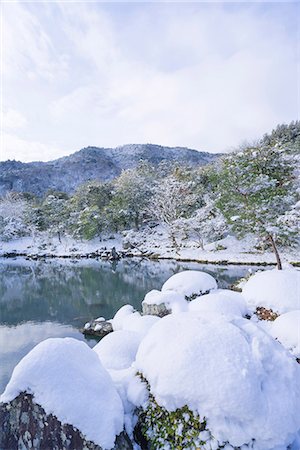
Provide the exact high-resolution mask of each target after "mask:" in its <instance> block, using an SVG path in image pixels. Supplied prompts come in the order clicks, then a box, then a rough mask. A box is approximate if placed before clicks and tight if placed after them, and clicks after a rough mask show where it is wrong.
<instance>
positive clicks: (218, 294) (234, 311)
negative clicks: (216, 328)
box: [189, 289, 248, 318]
mask: <svg viewBox="0 0 300 450" xmlns="http://www.w3.org/2000/svg"><path fill="white" fill-rule="evenodd" d="M189 311H192V312H195V313H197V314H204V315H208V316H210V317H212V318H213V317H215V316H216V317H218V316H219V315H221V316H223V317H227V318H234V317H243V316H245V315H246V314H247V313H248V309H247V306H246V302H245V300H244V299H243V297H242V296H241V294H239V293H238V292H233V291H229V290H226V289H218V290H216V291H213V292H212V293H211V294H205V295H202V296H201V297H197V298H196V299H195V300H192V301H191V302H190V303H189Z"/></svg>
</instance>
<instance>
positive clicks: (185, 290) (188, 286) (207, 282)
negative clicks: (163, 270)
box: [161, 270, 217, 297]
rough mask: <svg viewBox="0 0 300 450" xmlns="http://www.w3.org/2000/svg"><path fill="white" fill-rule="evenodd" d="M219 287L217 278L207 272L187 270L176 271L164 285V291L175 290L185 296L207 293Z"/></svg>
mask: <svg viewBox="0 0 300 450" xmlns="http://www.w3.org/2000/svg"><path fill="white" fill-rule="evenodd" d="M214 289H217V282H216V280H215V279H214V278H213V277H212V276H211V275H209V274H208V273H205V272H200V271H197V270H186V271H183V272H179V273H176V274H175V275H173V276H172V277H171V278H169V279H168V280H167V281H166V282H165V283H164V285H163V287H162V289H161V290H162V292H165V291H175V292H177V293H179V294H182V295H184V296H185V297H191V296H193V295H201V294H205V293H207V292H209V291H212V290H214Z"/></svg>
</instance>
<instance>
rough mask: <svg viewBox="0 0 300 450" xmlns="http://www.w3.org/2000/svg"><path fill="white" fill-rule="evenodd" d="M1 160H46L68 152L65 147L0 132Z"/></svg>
mask: <svg viewBox="0 0 300 450" xmlns="http://www.w3.org/2000/svg"><path fill="white" fill-rule="evenodd" d="M1 137H2V142H1V144H2V145H1V146H2V150H1V160H7V159H15V160H17V161H24V162H30V161H48V160H49V156H50V159H55V158H59V157H61V156H64V155H67V154H69V153H71V152H70V150H69V151H67V150H66V149H62V148H60V147H56V146H53V145H47V144H45V143H42V142H38V141H30V140H27V139H22V138H20V137H17V136H16V135H14V134H9V133H5V132H3V133H2V136H1Z"/></svg>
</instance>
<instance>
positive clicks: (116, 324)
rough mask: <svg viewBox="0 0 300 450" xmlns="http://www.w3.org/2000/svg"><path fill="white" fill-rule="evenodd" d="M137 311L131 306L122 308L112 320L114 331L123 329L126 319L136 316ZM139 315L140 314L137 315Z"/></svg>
mask: <svg viewBox="0 0 300 450" xmlns="http://www.w3.org/2000/svg"><path fill="white" fill-rule="evenodd" d="M134 313H135V310H134V308H133V306H131V305H124V306H122V307H121V308H120V309H119V310H118V311H117V312H116V314H115V315H114V318H113V319H112V320H111V324H112V327H113V330H114V331H117V330H121V329H122V323H123V320H124V318H125V317H127V316H130V315H131V314H134ZM137 314H138V313H137Z"/></svg>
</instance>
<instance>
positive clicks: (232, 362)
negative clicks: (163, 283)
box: [135, 313, 300, 450]
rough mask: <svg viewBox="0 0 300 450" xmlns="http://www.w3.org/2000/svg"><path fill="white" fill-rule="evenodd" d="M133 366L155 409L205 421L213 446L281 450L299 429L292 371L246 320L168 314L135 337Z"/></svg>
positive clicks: (299, 391) (299, 375)
mask: <svg viewBox="0 0 300 450" xmlns="http://www.w3.org/2000/svg"><path fill="white" fill-rule="evenodd" d="M135 365H136V368H137V370H138V371H140V372H141V373H142V374H143V376H144V377H145V378H146V379H147V381H148V382H149V384H150V389H151V393H152V394H153V395H154V396H155V399H156V401H157V402H158V404H159V405H161V406H162V407H165V408H166V409H167V410H169V411H174V410H175V409H177V408H182V407H184V405H187V406H188V407H189V409H190V410H192V411H194V412H197V413H198V414H199V415H200V417H205V418H206V421H207V428H208V429H209V430H210V431H211V433H212V436H214V438H215V440H216V441H217V443H218V445H223V444H225V443H229V444H230V445H232V446H236V447H238V446H242V445H246V446H245V447H243V448H245V449H246V448H251V449H253V450H274V449H275V448H276V450H286V448H287V446H288V445H289V444H291V443H292V442H293V441H294V439H295V435H296V433H297V431H298V430H299V428H300V366H299V365H298V364H297V362H296V361H295V360H294V359H293V358H291V357H290V356H289V354H288V353H287V352H286V350H285V349H284V348H283V347H282V346H281V345H280V344H279V343H278V342H276V341H275V340H274V339H273V338H272V337H270V336H269V335H268V334H267V333H265V332H264V331H263V330H262V329H261V328H259V327H258V326H257V325H256V324H254V323H252V322H251V321H249V320H246V319H243V318H239V319H234V320H232V321H231V322H230V321H224V320H220V321H218V322H216V321H210V320H207V319H206V318H203V317H200V316H197V315H196V316H195V315H194V314H193V313H180V314H171V315H169V316H166V317H164V318H162V319H160V321H159V322H158V323H157V324H155V325H154V326H153V328H152V329H151V330H150V331H149V333H148V335H147V336H146V337H145V338H144V339H143V341H142V342H141V344H140V347H139V350H138V352H137V357H136V363H135ZM253 439H254V441H252V440H253ZM248 444H249V446H248ZM252 445H253V446H252ZM214 448H215V447H214ZM216 448H218V447H216ZM225 448H226V447H225ZM229 448H231V447H229Z"/></svg>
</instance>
